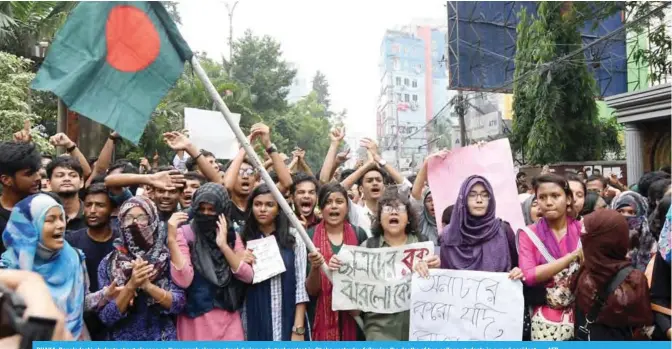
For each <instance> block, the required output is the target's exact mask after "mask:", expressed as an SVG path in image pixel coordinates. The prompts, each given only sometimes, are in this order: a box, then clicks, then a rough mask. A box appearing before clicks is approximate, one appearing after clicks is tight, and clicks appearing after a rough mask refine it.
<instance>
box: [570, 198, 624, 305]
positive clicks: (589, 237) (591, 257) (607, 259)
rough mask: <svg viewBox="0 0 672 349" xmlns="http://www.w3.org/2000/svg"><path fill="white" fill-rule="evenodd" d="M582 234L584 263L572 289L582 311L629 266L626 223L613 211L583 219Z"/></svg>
mask: <svg viewBox="0 0 672 349" xmlns="http://www.w3.org/2000/svg"><path fill="white" fill-rule="evenodd" d="M583 224H584V227H585V228H586V232H585V234H582V235H581V245H582V247H583V256H584V261H583V264H582V265H581V268H580V269H579V273H578V274H577V276H576V279H575V281H574V282H573V283H572V288H573V289H574V292H575V294H576V296H577V297H576V301H577V305H578V306H579V307H580V308H581V309H582V310H583V311H584V312H585V311H588V310H590V308H591V307H592V304H593V303H594V298H593V296H594V295H595V294H596V293H597V292H603V290H604V289H605V287H606V286H607V283H608V282H609V281H610V280H611V279H612V278H613V277H614V275H616V273H618V271H619V270H621V269H623V268H625V267H627V266H629V265H630V261H629V260H628V258H627V254H628V246H629V233H628V230H629V229H628V223H627V221H626V219H625V218H624V217H623V216H622V215H621V214H620V213H618V212H616V211H614V210H600V211H596V212H593V213H591V214H589V215H587V216H585V217H584V219H583Z"/></svg>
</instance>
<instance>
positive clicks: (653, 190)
mask: <svg viewBox="0 0 672 349" xmlns="http://www.w3.org/2000/svg"><path fill="white" fill-rule="evenodd" d="M670 183H672V181H670V179H669V178H667V179H659V180H657V181H655V182H653V183H651V185H650V186H649V191H648V194H647V196H646V197H647V199H648V200H649V215H650V214H651V213H653V211H655V210H656V207H657V206H658V204H659V203H660V200H662V199H663V197H664V196H665V193H667V192H668V191H669V190H670Z"/></svg>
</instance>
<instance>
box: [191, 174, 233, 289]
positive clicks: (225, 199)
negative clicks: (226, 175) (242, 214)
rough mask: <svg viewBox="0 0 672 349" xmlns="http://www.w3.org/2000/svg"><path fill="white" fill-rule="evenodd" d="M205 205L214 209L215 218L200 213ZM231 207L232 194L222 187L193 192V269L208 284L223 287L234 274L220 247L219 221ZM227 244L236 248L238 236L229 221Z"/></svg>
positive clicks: (214, 184) (214, 186)
mask: <svg viewBox="0 0 672 349" xmlns="http://www.w3.org/2000/svg"><path fill="white" fill-rule="evenodd" d="M202 203H208V204H211V205H212V206H214V208H215V212H216V215H214V216H210V215H204V214H202V213H199V212H198V209H199V207H200V205H201V204H202ZM229 205H231V200H230V199H229V194H228V193H227V192H226V190H225V189H224V187H223V186H222V185H221V184H216V183H206V184H204V185H202V186H201V187H200V188H198V190H196V192H195V193H194V198H193V201H192V204H191V211H192V216H193V217H194V219H193V220H192V221H191V229H192V230H193V231H194V242H193V251H192V253H191V259H192V263H193V265H194V269H196V271H197V272H198V273H200V274H201V275H202V276H203V277H205V278H206V279H207V280H208V281H210V282H211V283H213V284H214V285H217V286H218V287H224V286H227V285H228V284H229V281H231V277H232V275H233V274H232V273H231V268H230V266H229V263H228V262H227V261H226V258H224V254H223V253H222V251H221V250H220V249H219V246H217V220H218V219H219V215H220V214H223V213H224V212H226V210H227V208H228V207H229ZM227 223H228V224H227V226H228V232H227V241H228V243H229V245H231V246H234V244H235V242H236V234H235V232H234V229H233V224H231V223H230V222H228V221H227Z"/></svg>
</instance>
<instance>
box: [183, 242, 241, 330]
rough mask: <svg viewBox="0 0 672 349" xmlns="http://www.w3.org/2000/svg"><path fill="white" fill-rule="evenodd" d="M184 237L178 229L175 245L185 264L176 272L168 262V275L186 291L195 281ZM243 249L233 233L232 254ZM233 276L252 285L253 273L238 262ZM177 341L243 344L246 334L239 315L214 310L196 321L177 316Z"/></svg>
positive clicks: (237, 313)
mask: <svg viewBox="0 0 672 349" xmlns="http://www.w3.org/2000/svg"><path fill="white" fill-rule="evenodd" d="M184 234H185V231H184V230H183V229H178V231H177V245H178V246H179V248H180V251H181V252H182V256H183V257H184V259H185V263H184V265H183V266H182V268H181V269H178V268H177V267H176V266H175V265H174V264H173V263H172V262H171V263H170V275H171V276H172V278H173V282H174V283H175V284H176V285H178V286H180V287H182V288H184V289H186V288H188V287H189V286H190V285H191V282H192V281H193V279H194V267H193V265H192V264H191V253H190V251H189V245H188V244H187V239H186V238H185V236H184ZM190 239H191V237H190ZM243 250H245V246H244V245H243V241H242V240H241V239H240V236H238V234H236V244H235V246H234V251H235V252H240V251H243ZM232 269H233V268H232ZM233 275H234V276H235V277H236V278H237V279H238V280H240V281H242V282H244V283H248V284H249V283H252V278H253V276H254V272H253V271H252V267H251V266H250V265H249V264H247V263H243V262H242V261H241V262H240V265H238V270H235V271H234V273H233ZM177 339H178V340H180V341H243V340H245V335H244V333H243V324H242V322H241V320H240V313H239V312H237V311H235V312H228V311H226V310H223V309H219V308H215V309H213V310H210V311H209V312H207V313H205V314H203V315H201V316H199V317H196V318H190V317H188V316H186V315H184V314H181V315H179V316H178V317H177Z"/></svg>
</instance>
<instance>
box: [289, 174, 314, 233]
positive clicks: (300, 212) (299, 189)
mask: <svg viewBox="0 0 672 349" xmlns="http://www.w3.org/2000/svg"><path fill="white" fill-rule="evenodd" d="M292 182H293V183H292V185H291V187H290V193H291V195H292V200H293V201H294V211H295V212H296V216H297V217H299V219H301V220H304V221H305V222H306V229H309V228H312V227H314V226H316V225H317V224H318V223H319V222H320V217H319V216H318V215H317V214H316V213H315V209H316V206H317V191H318V189H319V182H318V181H317V179H315V177H313V176H310V175H308V174H306V173H303V172H299V173H297V174H296V175H295V176H294V177H293V179H292Z"/></svg>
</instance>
